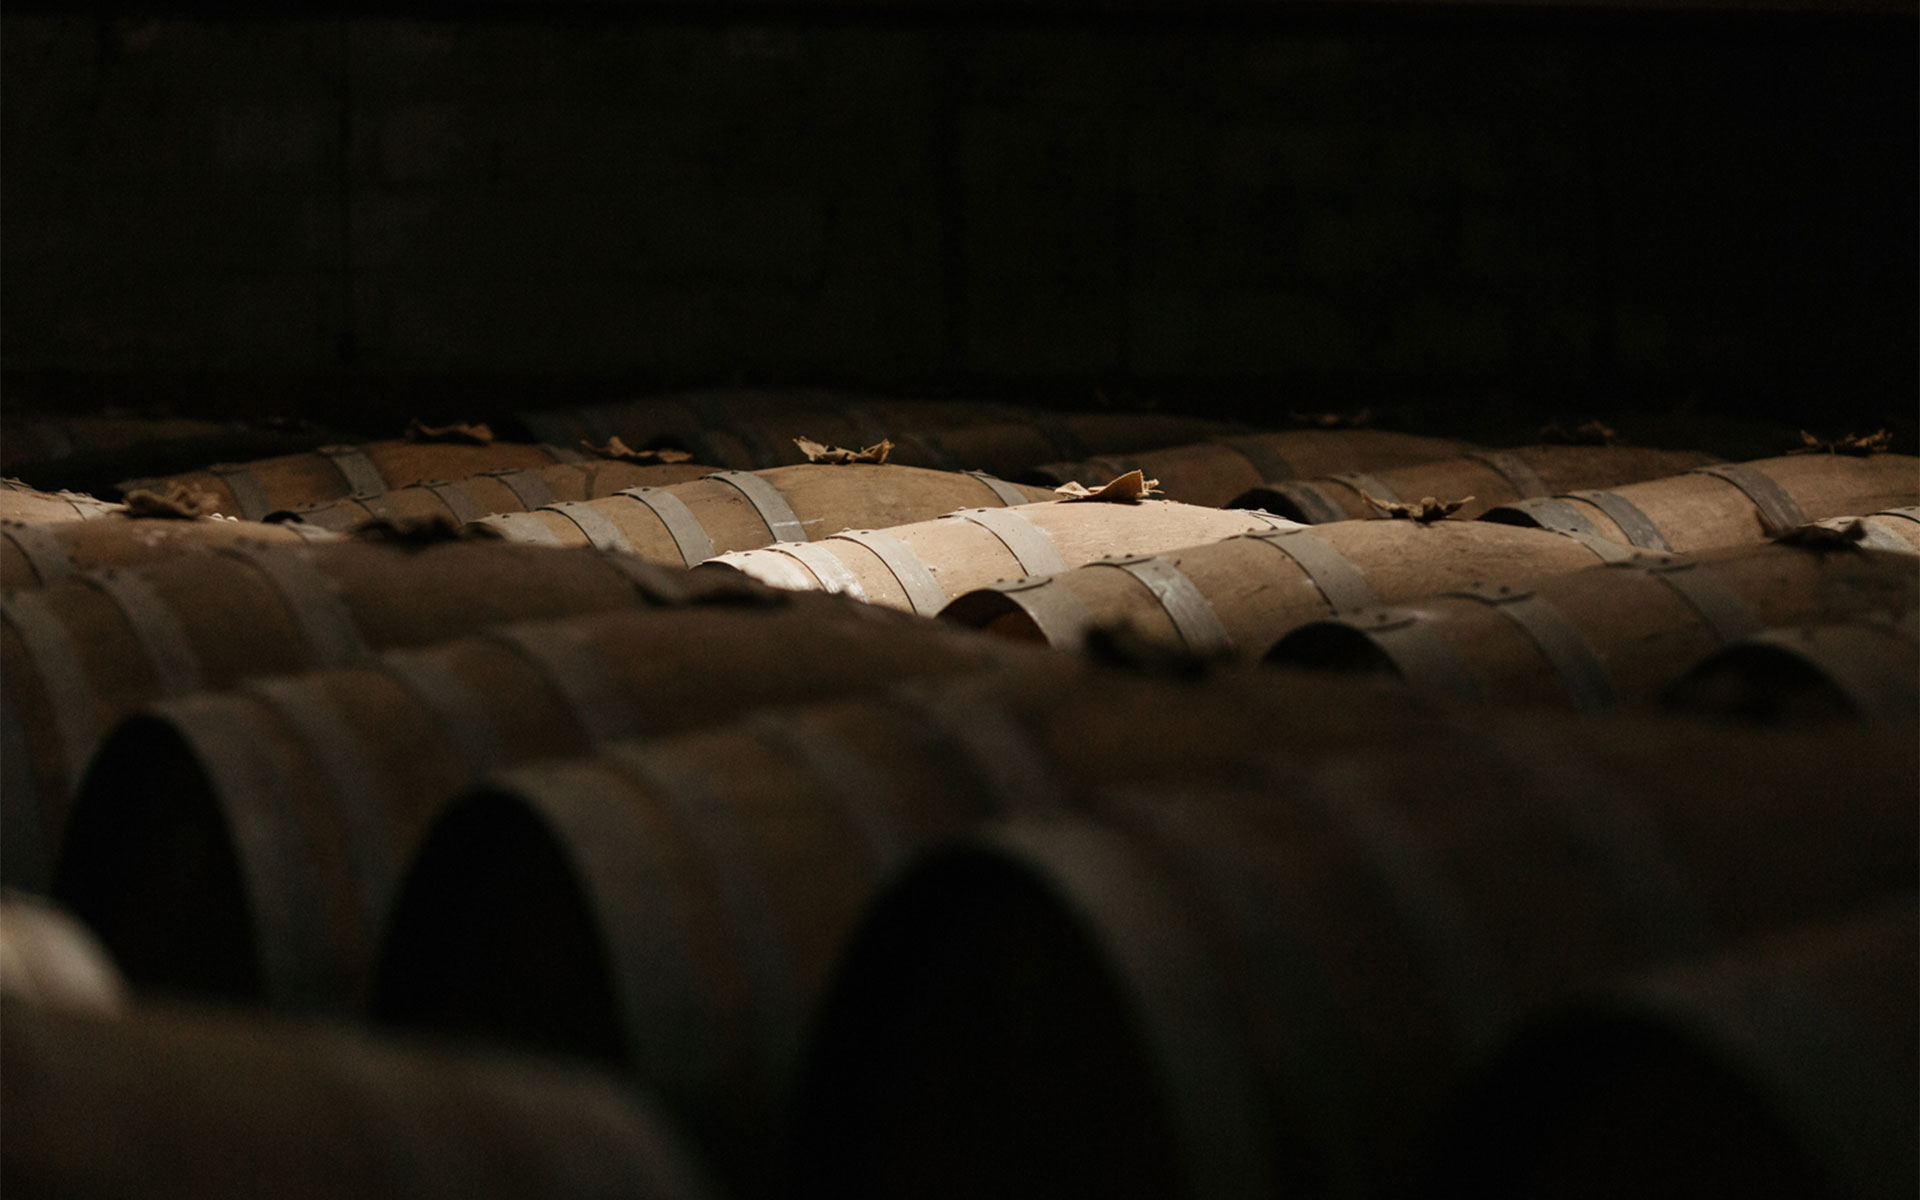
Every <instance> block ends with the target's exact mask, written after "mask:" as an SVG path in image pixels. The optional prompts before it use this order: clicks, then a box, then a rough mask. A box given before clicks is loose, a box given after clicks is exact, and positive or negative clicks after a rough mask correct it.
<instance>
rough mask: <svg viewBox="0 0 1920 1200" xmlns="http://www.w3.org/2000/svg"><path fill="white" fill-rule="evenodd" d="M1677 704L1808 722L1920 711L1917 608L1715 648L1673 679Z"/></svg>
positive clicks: (1908, 718)
mask: <svg viewBox="0 0 1920 1200" xmlns="http://www.w3.org/2000/svg"><path fill="white" fill-rule="evenodd" d="M1666 698H1667V702H1668V703H1669V704H1670V705H1672V706H1673V707H1675V708H1680V709H1685V710H1688V711H1691V712H1699V713H1717V714H1719V715H1721V716H1727V717H1738V718H1741V719H1743V720H1750V721H1769V722H1780V723H1793V724H1805V723H1811V722H1817V721H1833V720H1855V721H1857V720H1877V721H1904V722H1905V723H1907V724H1908V725H1909V726H1911V725H1912V724H1913V722H1914V720H1915V719H1916V718H1920V609H1916V608H1915V607H1914V604H1913V602H1912V601H1909V602H1907V603H1906V604H1905V605H1903V606H1901V607H1900V608H1899V609H1896V610H1890V611H1886V612H1881V613H1859V614H1856V615H1855V616H1854V619H1852V620H1838V621H1829V622H1827V623H1824V624H1818V625H1813V624H1809V625H1800V626H1797V627H1789V628H1777V629H1768V630H1766V631H1764V632H1761V633H1757V634H1755V635H1754V636H1752V637H1750V638H1746V639H1743V640H1742V641H1739V642H1736V643H1734V644H1733V645H1730V646H1727V647H1724V648H1722V649H1720V650H1716V651H1715V652H1714V653H1712V654H1710V655H1708V656H1707V657H1706V658H1704V659H1702V660H1701V661H1699V662H1698V663H1696V664H1694V666H1693V668H1692V669H1691V670H1689V671H1688V672H1687V674H1686V675H1685V676H1684V677H1683V678H1681V679H1680V680H1678V681H1677V682H1675V683H1674V685H1673V687H1672V688H1671V689H1670V690H1669V691H1668V693H1667V697H1666Z"/></svg>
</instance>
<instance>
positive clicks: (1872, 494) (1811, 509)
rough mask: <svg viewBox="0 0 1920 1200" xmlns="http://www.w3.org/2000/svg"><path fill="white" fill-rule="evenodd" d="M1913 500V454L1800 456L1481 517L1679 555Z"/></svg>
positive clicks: (1919, 479)
mask: <svg viewBox="0 0 1920 1200" xmlns="http://www.w3.org/2000/svg"><path fill="white" fill-rule="evenodd" d="M1915 503H1920V459H1915V458H1914V457H1913V456H1912V455H1907V454H1876V455H1873V456H1872V457H1869V458H1851V457H1845V456H1841V455H1832V454H1802V455H1791V456H1788V457H1785V458H1763V459H1760V460H1758V461H1756V462H1747V463H1722V464H1720V465H1717V466H1711V467H1697V468H1695V469H1694V470H1692V471H1688V472H1687V473H1685V474H1682V475H1674V476H1670V477H1668V478H1666V479H1654V480H1649V481H1647V482H1645V483H1631V484H1627V485H1625V486H1623V487H1619V488H1615V489H1611V490H1606V491H1582V492H1570V493H1568V494H1567V495H1564V496H1551V497H1547V498H1545V499H1535V500H1521V501H1517V502H1515V503H1513V504H1503V505H1500V506H1498V507H1496V508H1492V509H1489V510H1487V512H1486V514H1485V515H1484V516H1483V517H1482V518H1481V520H1484V521H1499V522H1502V523H1505V524H1508V525H1532V526H1536V527H1539V528H1543V529H1557V530H1560V531H1561V532H1564V533H1572V534H1577V535H1579V536H1582V537H1593V538H1602V539H1605V540H1606V541H1609V542H1614V543H1616V544H1618V545H1624V546H1636V547H1639V548H1641V549H1645V550H1659V551H1680V552H1685V551H1689V550H1706V549H1711V548H1713V547H1715V546H1736V545H1739V544H1741V543H1743V542H1759V541H1765V540H1766V539H1768V538H1770V537H1774V536H1776V535H1778V534H1781V533H1785V532H1786V531H1788V530H1789V529H1792V528H1794V527H1796V526H1799V525H1805V524H1807V523H1808V522H1810V521H1817V520H1821V519H1823V518H1826V517H1839V516H1845V515H1847V514H1849V513H1863V512H1877V511H1880V510H1883V509H1889V508H1897V507H1906V506H1912V505H1914V504H1915Z"/></svg>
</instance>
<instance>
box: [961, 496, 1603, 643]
mask: <svg viewBox="0 0 1920 1200" xmlns="http://www.w3.org/2000/svg"><path fill="white" fill-rule="evenodd" d="M1612 549H1613V548H1612V547H1611V546H1610V544H1608V543H1604V542H1599V541H1598V540H1595V541H1593V542H1582V541H1580V540H1577V539H1575V538H1570V537H1563V536H1561V535H1559V534H1557V533H1553V532H1552V531H1550V530H1544V529H1518V528H1515V527H1513V526H1503V525H1493V524H1489V523H1486V522H1481V521H1439V522H1436V523H1434V524H1431V525H1422V524H1419V523H1416V522H1413V521H1340V522H1336V523H1334V524H1331V525H1315V526H1295V527H1294V528H1292V529H1278V530H1273V531H1269V532H1262V533H1251V534H1245V535H1242V536H1238V537H1230V538H1227V539H1225V540H1222V541H1218V542H1215V543H1213V544H1211V545H1204V546H1189V547H1184V548H1181V549H1177V550H1172V551H1168V552H1165V553H1160V554H1157V555H1154V556H1152V557H1148V558H1144V559H1135V558H1121V559H1114V560H1111V561H1108V562H1094V563H1091V564H1089V565H1087V566H1082V567H1077V568H1075V569H1073V570H1070V571H1066V572H1064V573H1061V574H1056V575H1051V576H1047V577H1044V578H1038V579H1021V580H1015V581H1013V582H1011V583H1006V584H1000V585H996V586H992V587H983V588H980V589H978V590H976V591H972V592H969V593H967V594H965V595H962V596H960V597H958V598H956V599H955V600H954V601H953V603H952V604H950V605H949V606H948V607H947V608H946V609H945V611H943V612H942V613H941V618H942V619H943V620H949V621H953V622H955V623H957V624H961V625H967V626H971V627H973V628H976V629H985V630H988V631H989V632H992V633H997V634H1000V635H1002V636H1005V637H1014V638H1021V639H1024V640H1029V641H1044V642H1047V643H1049V644H1051V645H1053V646H1055V647H1056V648H1059V649H1066V650H1074V649H1079V648H1080V647H1081V645H1082V643H1083V641H1084V639H1085V638H1086V635H1087V634H1088V633H1089V632H1090V631H1091V630H1093V629H1096V628H1107V629H1121V630H1125V631H1126V632H1127V633H1128V634H1129V635H1131V636H1133V637H1136V638H1140V639H1143V640H1145V641H1146V642H1149V643H1152V644H1156V645H1161V646H1166V647H1169V648H1172V649H1179V650H1185V651H1189V652H1192V653H1195V654H1200V655H1205V656H1209V657H1216V656H1232V657H1240V658H1253V657H1257V656H1259V655H1260V654H1262V653H1264V652H1265V651H1266V649H1267V648H1268V647H1269V646H1271V645H1273V643H1274V642H1275V641H1277V640H1279V638H1280V637H1281V636H1282V635H1283V634H1285V633H1287V632H1289V631H1291V630H1293V629H1295V628H1298V627H1299V626H1301V625H1304V624H1306V623H1307V622H1309V621H1315V620H1319V619H1320V618H1322V617H1325V616H1328V615H1330V614H1344V613H1351V612H1355V611H1359V610H1362V609H1367V608H1371V607H1374V606H1376V605H1379V604H1383V603H1393V602H1396V601H1401V600H1411V599H1415V598H1417V597H1419V596H1424V595H1426V594H1428V593H1429V592H1433V591H1436V590H1444V589H1447V588H1460V587H1472V586H1476V585H1480V584H1485V583H1492V584H1495V585H1496V586H1497V585H1507V586H1516V587H1518V586H1526V585H1528V584H1531V583H1532V582H1534V581H1536V580H1540V579H1544V578H1546V577H1548V576H1551V575H1557V574H1562V573H1565V572H1568V571H1575V570H1578V569H1580V568H1581V567H1587V566H1592V565H1593V564H1594V563H1596V562H1599V561H1603V560H1604V557H1605V555H1606V554H1607V553H1609V552H1610V551H1611V550H1612Z"/></svg>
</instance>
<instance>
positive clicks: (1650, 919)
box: [790, 717, 1920, 1197]
mask: <svg viewBox="0 0 1920 1200" xmlns="http://www.w3.org/2000/svg"><path fill="white" fill-rule="evenodd" d="M1479 728H1480V732H1481V735H1482V736H1481V738H1480V739H1476V740H1467V739H1461V740H1459V741H1457V742H1455V743H1454V744H1452V745H1450V746H1443V747H1440V748H1439V750H1438V752H1435V748H1434V747H1432V746H1423V747H1420V748H1418V749H1416V750H1413V751H1409V752H1405V753H1396V752H1395V751H1393V750H1392V749H1391V748H1390V747H1386V746H1380V747H1376V748H1375V749H1374V750H1372V751H1371V752H1369V753H1368V754H1366V755H1365V756H1363V757H1355V758H1351V759H1347V760H1344V761H1340V760H1336V761H1334V762H1332V763H1329V764H1326V765H1324V766H1322V767H1321V768H1318V769H1316V770H1313V771H1310V772H1307V773H1305V774H1303V775H1301V776H1299V777H1297V778H1295V779H1292V780H1276V782H1275V783H1274V785H1272V786H1269V787H1263V788H1245V789H1218V790H1193V791H1185V792H1182V791H1166V790H1155V791H1148V790H1147V789H1138V790H1132V791H1122V792H1109V793H1105V794H1103V795H1101V796H1098V797H1095V798H1093V799H1091V800H1089V801H1088V808H1089V815H1088V816H1087V817H1085V818H1083V819H1078V820H1075V819H1054V820H1040V821H1035V820H1026V821H1015V822H1009V823H1006V824H1003V825H1001V826H998V827H995V828H992V829H990V830H988V831H986V832H983V833H982V834H980V835H979V836H978V837H977V838H976V839H974V840H973V841H972V842H971V844H967V845H962V846H955V847H951V848H949V849H947V850H944V851H938V852H934V853H932V854H929V855H927V856H924V857H922V858H921V859H920V860H919V861H918V863H917V864H916V865H915V866H914V867H912V868H911V869H910V870H909V872H908V873H907V874H906V875H905V877H904V878H902V879H900V880H898V881H896V882H895V883H894V884H893V886H891V887H890V888H889V889H888V890H887V891H886V892H885V893H884V894H883V895H881V896H880V897H879V898H878V899H877V900H876V901H875V902H874V903H873V904H872V905H871V906H870V908H869V911H868V915H867V917H866V919H865V921H864V923H863V927H862V928H861V930H860V931H859V932H858V933H857V934H856V936H855V939H854V941H853V943H852V944H851V945H850V947H848V948H847V949H846V950H844V951H843V952H842V954H841V957H840V959H839V965H838V967H837V968H836V971H835V975H834V979H833V982H832V983H831V985H830V990H829V993H828V995H827V998H826V999H825V1000H824V1002H823V1012H822V1015H821V1017H820V1018H819V1020H818V1021H817V1022H816V1023H815V1025H814V1027H813V1031H814V1032H813V1037H812V1040H811V1042H810V1050H809V1054H808V1068H807V1070H806V1073H805V1077H804V1081H803V1084H802V1086H801V1088H800V1089H799V1091H798V1093H797V1095H796V1098H795V1101H794V1103H793V1105H792V1109H791V1111H792V1112H793V1113H794V1114H795V1115H796V1126H795V1129H794V1133H793V1137H792V1155H793V1159H794V1161H795V1166H796V1170H795V1176H796V1178H795V1181H794V1187H793V1188H792V1190H791V1193H790V1194H793V1195H799V1196H821V1197H825V1196H834V1197H860V1196H874V1195H953V1196H961V1195H994V1196H1029V1195H1031V1196H1040V1195H1045V1196H1059V1195H1063V1194H1064V1195H1070V1196H1080V1195H1084V1196H1088V1197H1093V1196H1100V1197H1114V1196H1127V1197H1131V1196H1139V1197H1168V1196H1190V1197H1212V1196H1227V1195H1232V1196H1274V1197H1278V1196H1299V1195H1310V1196H1321V1197H1358V1196H1380V1195H1399V1194H1403V1191H1404V1186H1405V1184H1406V1182H1407V1178H1408V1176H1409V1175H1411V1174H1412V1173H1413V1167H1414V1164H1413V1163H1412V1162H1411V1161H1410V1159H1411V1158H1412V1151H1413V1149H1414V1148H1415V1147H1416V1146H1417V1145H1418V1136H1419V1134H1420V1132H1421V1131H1422V1130H1423V1129H1424V1128H1425V1127H1426V1126H1427V1124H1428V1123H1429V1122H1430V1121H1431V1119H1432V1116H1433V1114H1434V1112H1435V1111H1436V1110H1437V1107H1438V1105H1439V1104H1440V1103H1441V1102H1442V1099H1443V1097H1444V1095H1445V1092H1446V1090H1447V1088H1448V1086H1449V1085H1450V1084H1451V1083H1452V1082H1453V1081H1454V1080H1455V1079H1456V1078H1457V1077H1458V1075H1459V1074H1460V1072H1461V1071H1462V1070H1464V1069H1465V1068H1466V1067H1467V1066H1468V1065H1469V1064H1471V1063H1474V1062H1476V1061H1479V1060H1480V1059H1481V1058H1482V1056H1483V1055H1484V1054H1485V1053H1486V1052H1487V1051H1488V1050H1489V1049H1490V1048H1491V1047H1492V1046H1493V1045H1494V1044H1495V1043H1496V1042H1497V1039H1498V1037H1499V1036H1500V1034H1501V1032H1502V1031H1503V1030H1505V1029H1507V1028H1510V1027H1511V1026H1512V1025H1513V1024H1514V1023H1515V1022H1517V1021H1521V1020H1524V1019H1526V1018H1527V1017H1528V1016H1530V1015H1532V1014H1534V1013H1537V1012H1538V1011H1540V1010H1541V1009H1542V1008H1543V1007H1545V1006H1547V1005H1550V1004H1552V1003H1554V1002H1556V1001H1558V1000H1560V999H1563V998H1565V997H1567V996H1569V995H1571V994H1575V993H1578V992H1580V991H1583V990H1585V989H1587V988H1589V987H1592V986H1594V985H1595V984H1597V983H1600V982H1603V981H1604V980H1606V979H1608V978H1611V977H1613V976H1615V975H1617V974H1618V973H1620V972H1622V971H1627V970H1633V969H1637V968H1641V967H1645V966H1649V965H1653V964H1658V963H1662V962H1669V961H1674V960H1677V959H1682V958H1688V957H1694V956H1697V955H1700V954H1702V953H1705V952H1707V951H1709V950H1710V949H1712V948H1713V947H1715V946H1719V945H1725V944H1729V943H1732V942H1734V941H1737V940H1739V939H1742V938H1745V937H1749V936H1758V935H1760V934H1762V933H1764V932H1766V931H1768V930H1772V929H1778V928H1783V927H1786V926H1788V925H1791V924H1794V923H1797V922H1802V921H1810V920H1820V919H1824V918H1827V917H1833V916H1841V915H1844V914H1846V913H1848V912H1851V911H1853V910H1855V909H1857V908H1858V907H1859V906H1860V905H1862V904H1867V903H1873V902H1876V901H1877V900H1878V899H1880V898H1881V897H1884V896H1886V895H1888V894H1890V893H1891V894H1897V893H1899V892H1903V891H1911V890H1912V888H1913V881H1914V877H1915V873H1916V866H1917V864H1916V862H1915V849H1916V836H1915V835H1916V833H1920V828H1916V825H1917V823H1920V817H1917V814H1916V806H1915V805H1914V803H1913V789H1914V786H1915V785H1916V783H1917V782H1920V763H1917V762H1916V754H1915V751H1916V747H1915V745H1914V739H1913V738H1912V737H1911V732H1910V731H1902V732H1901V733H1899V734H1897V735H1896V734H1895V733H1893V732H1892V731H1881V733H1880V734H1878V735H1875V734H1869V733H1866V732H1863V731H1860V730H1848V731H1845V732H1844V733H1841V734H1835V735H1833V736H1835V738H1836V740H1834V741H1826V740H1825V738H1826V737H1827V736H1828V735H1826V734H1795V735H1786V734H1781V735H1774V736H1772V737H1763V736H1744V737H1743V736H1737V735H1735V734H1732V733H1730V732H1728V731H1726V730H1724V729H1721V728H1717V727H1702V726H1697V725H1692V724H1682V723H1677V722H1672V721H1670V720H1662V721H1659V722H1651V721H1631V722H1629V721H1622V720H1621V719H1619V718H1612V719H1608V720H1606V721H1604V722H1602V721H1600V720H1599V719H1597V718H1585V719H1581V720H1578V721H1567V720H1562V721H1551V720H1543V719H1540V718H1536V717H1516V718H1512V719H1508V720H1501V721H1491V720H1490V721H1486V722H1483V723H1481V725H1480V727H1479Z"/></svg>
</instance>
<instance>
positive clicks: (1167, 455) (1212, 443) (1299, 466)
mask: <svg viewBox="0 0 1920 1200" xmlns="http://www.w3.org/2000/svg"><path fill="white" fill-rule="evenodd" d="M1202 436H1207V435H1202ZM1470 448H1471V447H1469V446H1468V445H1467V444H1466V443H1464V442H1458V441H1455V440H1453V439H1451V438H1435V437H1422V436H1420V435H1418V434H1412V433H1391V432H1387V431H1384V430H1376V429H1295V430H1283V431H1280V432H1262V433H1244V432H1242V433H1234V434H1225V433H1220V434H1215V435H1212V436H1210V437H1208V440H1205V441H1198V440H1183V441H1182V442H1178V443H1176V442H1164V443H1161V445H1160V446H1158V447H1155V446H1138V447H1120V446H1115V447H1113V448H1112V449H1113V450H1114V451H1115V453H1105V454H1101V455H1100V456H1099V457H1095V458H1085V457H1081V458H1080V459H1079V461H1065V462H1061V461H1055V462H1049V463H1047V464H1045V465H1043V466H1040V467H1037V468H1035V469H1034V470H1032V471H1030V472H1028V473H1026V474H1024V475H1022V476H1020V477H1021V478H1027V479H1032V480H1035V481H1036V482H1041V481H1044V482H1047V483H1054V484H1060V483H1080V484H1085V485H1087V486H1088V487H1094V486H1097V485H1099V484H1102V483H1106V482H1108V481H1109V480H1112V479H1117V478H1118V477H1120V476H1122V475H1125V474H1126V473H1127V472H1128V471H1134V470H1138V471H1142V472H1144V473H1145V474H1146V476H1147V478H1149V479H1158V480H1159V481H1160V489H1161V491H1163V492H1164V493H1165V494H1166V496H1167V498H1168V499H1170V500H1183V501H1185V502H1186V503H1188V504H1212V505H1226V504H1228V503H1231V502H1234V500H1235V498H1236V497H1238V496H1241V495H1243V494H1244V493H1246V492H1247V491H1248V490H1249V489H1251V488H1258V487H1261V486H1262V485H1265V484H1269V483H1274V482H1277V481H1279V480H1283V479H1299V478H1305V477H1308V476H1314V475H1327V474H1333V473H1337V472H1341V471H1376V470H1380V469H1382V468H1386V467H1400V466H1405V465H1407V464H1409V463H1417V462H1426V461H1428V460H1430V459H1441V458H1451V457H1453V456H1455V455H1458V454H1460V453H1462V452H1463V451H1466V450H1468V449H1470ZM1128 449H1132V450H1136V451H1138V453H1132V454H1124V453H1118V452H1119V451H1122V450H1128ZM1239 507H1243V508H1264V507H1268V506H1267V505H1263V504H1258V503H1248V504H1243V505H1239ZM1272 511H1275V512H1278V511H1280V510H1278V509H1273V510H1272Z"/></svg>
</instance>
